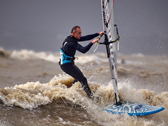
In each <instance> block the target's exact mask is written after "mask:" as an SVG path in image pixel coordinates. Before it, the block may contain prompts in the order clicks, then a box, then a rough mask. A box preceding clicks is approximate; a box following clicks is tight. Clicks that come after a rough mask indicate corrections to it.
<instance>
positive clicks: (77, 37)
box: [73, 28, 82, 39]
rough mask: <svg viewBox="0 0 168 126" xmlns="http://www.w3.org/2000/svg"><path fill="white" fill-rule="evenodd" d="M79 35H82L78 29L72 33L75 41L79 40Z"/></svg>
mask: <svg viewBox="0 0 168 126" xmlns="http://www.w3.org/2000/svg"><path fill="white" fill-rule="evenodd" d="M81 35H82V31H81V29H80V28H77V29H76V32H73V36H74V37H75V38H76V39H80V38H81Z"/></svg>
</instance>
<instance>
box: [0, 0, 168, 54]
mask: <svg viewBox="0 0 168 126" xmlns="http://www.w3.org/2000/svg"><path fill="white" fill-rule="evenodd" d="M114 4H115V5H114V17H115V18H114V21H115V23H116V24H117V25H118V28H119V34H120V37H121V39H120V51H119V53H126V54H131V53H143V54H168V14H167V13H168V0H115V1H114ZM74 25H80V26H81V29H82V34H83V35H87V34H90V33H95V32H100V31H102V30H103V26H102V14H101V1H100V0H0V47H3V48H4V49H12V50H13V49H18V50H20V49H28V50H34V51H52V52H57V51H59V48H60V46H61V44H62V42H63V41H64V39H65V38H66V36H68V35H69V34H70V31H71V28H72V27H73V26H74ZM102 41H103V40H102ZM86 44H87V43H86ZM86 44H83V45H86ZM97 51H105V47H104V46H102V45H101V46H99V48H98V50H97ZM92 52H93V51H92Z"/></svg>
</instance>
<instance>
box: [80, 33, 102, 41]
mask: <svg viewBox="0 0 168 126" xmlns="http://www.w3.org/2000/svg"><path fill="white" fill-rule="evenodd" d="M98 35H99V33H95V34H90V35H86V36H81V38H80V39H79V40H78V41H87V40H91V39H93V38H95V37H97V36H98Z"/></svg>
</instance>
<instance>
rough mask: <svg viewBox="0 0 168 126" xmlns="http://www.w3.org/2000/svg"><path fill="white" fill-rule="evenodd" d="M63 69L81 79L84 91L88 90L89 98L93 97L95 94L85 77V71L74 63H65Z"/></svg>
mask: <svg viewBox="0 0 168 126" xmlns="http://www.w3.org/2000/svg"><path fill="white" fill-rule="evenodd" d="M61 69H62V70H63V71H64V72H65V73H67V74H69V75H71V76H72V77H73V78H75V79H76V80H78V81H80V83H81V84H82V87H83V89H84V91H85V92H86V94H87V95H88V97H89V98H93V94H92V92H91V90H90V88H89V86H88V83H87V79H86V78H85V77H84V75H83V73H82V72H81V71H80V69H79V68H78V67H77V66H75V65H73V64H65V65H62V66H61Z"/></svg>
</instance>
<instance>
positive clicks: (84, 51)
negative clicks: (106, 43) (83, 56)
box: [74, 42, 93, 53]
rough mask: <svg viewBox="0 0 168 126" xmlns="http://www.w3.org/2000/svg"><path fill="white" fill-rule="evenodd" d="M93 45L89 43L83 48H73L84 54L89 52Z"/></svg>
mask: <svg viewBox="0 0 168 126" xmlns="http://www.w3.org/2000/svg"><path fill="white" fill-rule="evenodd" d="M92 45H93V43H91V42H90V43H89V44H88V45H87V46H85V47H83V46H81V45H80V44H75V46H74V47H75V48H76V50H78V51H79V52H81V53H86V52H87V51H89V49H90V48H91V47H92Z"/></svg>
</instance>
